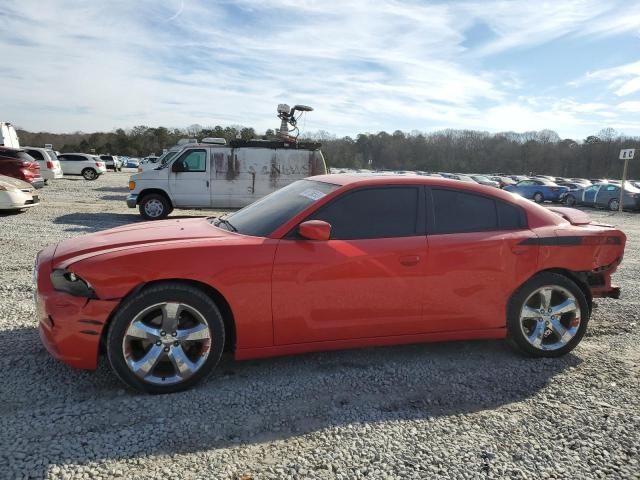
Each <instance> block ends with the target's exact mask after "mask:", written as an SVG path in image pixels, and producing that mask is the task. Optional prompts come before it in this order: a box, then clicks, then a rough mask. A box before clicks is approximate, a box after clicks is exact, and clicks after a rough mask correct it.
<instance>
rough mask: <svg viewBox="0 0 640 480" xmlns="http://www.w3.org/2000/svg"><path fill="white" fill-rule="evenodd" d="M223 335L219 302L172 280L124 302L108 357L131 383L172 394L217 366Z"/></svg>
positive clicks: (112, 331) (143, 389) (110, 338)
mask: <svg viewBox="0 0 640 480" xmlns="http://www.w3.org/2000/svg"><path fill="white" fill-rule="evenodd" d="M176 326H177V327H176ZM174 328H175V330H173V331H171V329H174ZM181 337H182V339H181ZM187 337H193V338H190V339H189V338H187ZM224 340H225V331H224V321H223V319H222V315H221V314H220V310H219V309H218V307H217V306H216V304H215V303H214V301H213V300H212V299H211V298H209V296H207V295H206V294H205V293H204V292H202V291H201V290H199V289H198V288H195V287H192V286H191V285H185V284H182V283H179V282H167V283H162V284H157V285H153V286H151V287H149V288H146V289H143V290H142V291H140V292H139V293H137V294H136V295H134V296H133V297H131V298H128V299H127V300H125V301H124V302H123V304H122V306H121V307H120V308H119V309H118V312H117V313H116V315H115V316H114V317H113V320H112V322H111V324H110V326H109V332H108V334H107V342H106V345H107V357H108V360H109V364H110V365H111V368H112V369H113V371H114V373H115V374H116V376H117V377H118V378H119V379H120V380H121V381H123V382H124V383H125V384H126V385H127V386H128V387H130V388H132V389H134V390H137V391H140V392H146V393H153V394H156V393H173V392H179V391H183V390H187V389H189V388H191V387H193V386H194V385H196V384H197V383H199V382H201V381H202V380H203V379H204V378H205V377H207V375H209V374H210V373H211V372H212V371H213V369H214V368H215V366H216V365H217V364H218V362H219V361H220V356H221V355H222V352H223V350H224ZM151 364H153V365H151ZM136 372H137V373H136Z"/></svg>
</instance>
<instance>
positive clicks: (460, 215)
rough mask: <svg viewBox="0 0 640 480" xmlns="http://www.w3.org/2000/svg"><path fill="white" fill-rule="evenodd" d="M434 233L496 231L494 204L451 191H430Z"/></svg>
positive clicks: (467, 194)
mask: <svg viewBox="0 0 640 480" xmlns="http://www.w3.org/2000/svg"><path fill="white" fill-rule="evenodd" d="M432 194H433V210H434V214H435V219H434V220H435V225H434V230H435V233H458V232H475V231H483V230H497V229H498V215H497V211H496V205H495V202H494V201H493V200H492V199H490V198H487V197H482V196H480V195H473V194H469V193H463V192H458V191H453V190H438V189H434V190H432Z"/></svg>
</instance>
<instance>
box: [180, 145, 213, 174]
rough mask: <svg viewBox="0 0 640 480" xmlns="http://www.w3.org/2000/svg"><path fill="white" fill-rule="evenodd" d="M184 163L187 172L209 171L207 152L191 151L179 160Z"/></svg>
mask: <svg viewBox="0 0 640 480" xmlns="http://www.w3.org/2000/svg"><path fill="white" fill-rule="evenodd" d="M178 162H182V164H183V165H184V171H185V172H204V171H206V170H207V151H206V150H189V151H188V152H185V153H184V155H182V157H180V158H179V159H178Z"/></svg>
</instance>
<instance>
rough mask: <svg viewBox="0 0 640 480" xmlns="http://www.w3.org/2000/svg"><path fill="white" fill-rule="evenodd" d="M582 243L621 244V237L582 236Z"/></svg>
mask: <svg viewBox="0 0 640 480" xmlns="http://www.w3.org/2000/svg"><path fill="white" fill-rule="evenodd" d="M581 243H582V245H621V244H622V240H621V239H620V237H615V236H613V235H611V236H606V237H600V236H598V237H582V242H581Z"/></svg>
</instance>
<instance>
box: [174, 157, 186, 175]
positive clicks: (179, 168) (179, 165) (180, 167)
mask: <svg viewBox="0 0 640 480" xmlns="http://www.w3.org/2000/svg"><path fill="white" fill-rule="evenodd" d="M186 170H187V169H186V168H185V164H184V162H183V161H182V160H178V161H176V162H173V165H172V166H171V171H172V172H186Z"/></svg>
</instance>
